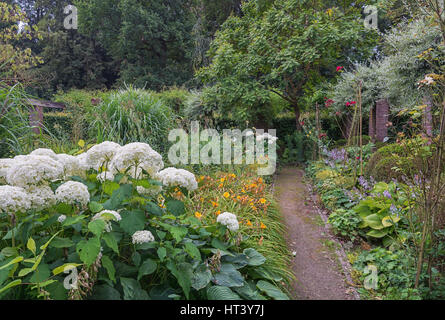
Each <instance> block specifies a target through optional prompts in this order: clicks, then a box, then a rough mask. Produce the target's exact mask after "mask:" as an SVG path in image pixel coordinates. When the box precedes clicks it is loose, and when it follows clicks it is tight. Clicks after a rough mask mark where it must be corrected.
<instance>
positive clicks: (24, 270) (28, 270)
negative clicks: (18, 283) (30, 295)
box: [18, 268, 35, 277]
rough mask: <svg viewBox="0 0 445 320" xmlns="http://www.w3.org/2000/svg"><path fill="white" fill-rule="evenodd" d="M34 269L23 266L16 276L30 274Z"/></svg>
mask: <svg viewBox="0 0 445 320" xmlns="http://www.w3.org/2000/svg"><path fill="white" fill-rule="evenodd" d="M34 270H35V269H33V268H23V269H22V270H20V271H19V274H18V276H19V277H24V276H26V275H28V274H30V273H31V272H33V271H34Z"/></svg>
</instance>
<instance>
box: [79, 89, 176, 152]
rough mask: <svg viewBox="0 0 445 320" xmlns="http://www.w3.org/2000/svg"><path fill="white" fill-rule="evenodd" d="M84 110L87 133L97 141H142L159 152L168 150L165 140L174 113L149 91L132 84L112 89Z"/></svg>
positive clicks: (171, 126)
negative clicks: (121, 88)
mask: <svg viewBox="0 0 445 320" xmlns="http://www.w3.org/2000/svg"><path fill="white" fill-rule="evenodd" d="M87 113H88V114H87V121H88V122H89V133H90V134H89V135H90V136H96V140H97V142H98V143H100V142H103V141H107V140H109V141H114V142H117V143H120V144H127V143H131V142H145V143H148V144H150V145H151V146H152V147H153V148H154V149H156V150H160V151H161V153H166V152H167V151H168V145H167V144H166V141H167V138H168V133H169V131H170V130H171V129H173V127H174V124H175V119H176V115H175V113H174V112H173V110H172V109H171V108H169V107H168V106H167V105H165V103H164V102H163V101H162V100H161V99H160V98H158V97H156V96H155V95H154V94H153V93H151V92H148V91H145V90H141V89H135V88H132V87H129V88H127V89H125V90H120V91H115V92H111V93H110V94H109V95H107V96H106V97H104V100H103V101H101V102H100V103H99V104H98V105H97V106H95V107H93V108H91V109H89V110H87Z"/></svg>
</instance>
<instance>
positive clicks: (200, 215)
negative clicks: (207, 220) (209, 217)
mask: <svg viewBox="0 0 445 320" xmlns="http://www.w3.org/2000/svg"><path fill="white" fill-rule="evenodd" d="M195 217H196V218H198V219H201V218H202V214H201V213H199V212H198V211H196V212H195Z"/></svg>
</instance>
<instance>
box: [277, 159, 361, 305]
mask: <svg viewBox="0 0 445 320" xmlns="http://www.w3.org/2000/svg"><path fill="white" fill-rule="evenodd" d="M275 197H276V200H277V201H278V203H279V206H280V209H281V213H282V215H283V219H284V222H285V224H286V228H287V230H288V236H287V241H288V246H289V249H290V250H291V252H293V254H294V257H293V259H292V265H291V268H292V270H293V273H294V275H295V277H296V281H295V282H294V283H293V285H292V292H293V293H294V299H298V300H355V299H358V295H357V293H356V292H355V290H354V289H353V288H352V287H350V286H348V285H347V279H348V278H349V279H350V276H349V271H348V263H347V261H346V258H345V255H344V252H343V249H342V247H341V245H340V244H339V243H338V241H337V240H336V239H335V238H334V237H333V236H332V235H331V233H330V230H329V228H328V226H327V225H326V222H325V220H326V219H325V217H323V216H322V215H321V214H320V213H319V210H318V208H317V205H316V203H317V200H316V198H315V197H314V196H313V195H312V194H311V192H310V191H309V190H308V187H307V185H306V183H305V182H304V172H303V170H301V169H299V168H296V167H286V168H284V169H282V170H281V171H280V172H279V174H278V176H277V177H276V180H275Z"/></svg>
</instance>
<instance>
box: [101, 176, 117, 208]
mask: <svg viewBox="0 0 445 320" xmlns="http://www.w3.org/2000/svg"><path fill="white" fill-rule="evenodd" d="M119 188H120V185H119V183H117V182H114V181H108V180H107V181H105V182H104V183H103V190H104V192H105V193H106V194H108V195H109V196H112V195H113V192H114V191H116V190H118V189H119ZM97 212H99V211H97Z"/></svg>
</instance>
